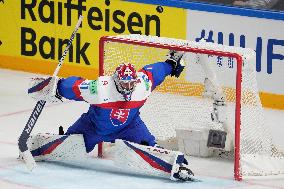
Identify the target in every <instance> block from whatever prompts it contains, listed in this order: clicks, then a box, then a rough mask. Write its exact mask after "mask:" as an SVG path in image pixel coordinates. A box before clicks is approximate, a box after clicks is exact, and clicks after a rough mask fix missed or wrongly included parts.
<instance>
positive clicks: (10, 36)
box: [0, 0, 186, 79]
mask: <svg viewBox="0 0 284 189" xmlns="http://www.w3.org/2000/svg"><path fill="white" fill-rule="evenodd" d="M0 11H1V15H2V16H1V18H0V19H1V22H0V27H1V31H0V40H1V42H0V44H1V45H0V67H2V68H9V69H16V70H23V71H28V72H35V73H43V74H52V73H53V71H54V69H55V67H56V65H57V63H58V59H60V57H61V54H62V52H63V50H64V48H65V47H66V44H67V42H68V39H69V37H70V35H71V33H72V31H73V29H74V26H75V24H76V23H77V19H78V15H81V14H82V15H83V17H84V19H83V23H82V25H81V28H80V29H79V31H78V33H77V35H76V38H75V39H74V41H73V45H72V47H71V48H70V50H69V53H68V54H67V56H66V58H65V62H64V64H63V67H62V68H61V70H60V76H63V77H66V76H70V75H76V76H82V77H87V78H89V79H93V78H96V77H97V76H98V48H99V46H98V42H99V39H100V37H101V36H104V35H119V34H130V33H134V34H146V35H156V36H167V37H173V38H182V39H185V38H186V11H185V10H184V9H179V8H172V7H163V8H161V7H157V6H156V5H147V4H139V3H134V2H133V3H132V2H125V1H119V0H113V1H109V0H106V1H104V0H81V1H74V0H49V1H46V0H21V1H19V0H17V1H16V0H14V1H4V2H3V3H0ZM176 28H178V30H176Z"/></svg>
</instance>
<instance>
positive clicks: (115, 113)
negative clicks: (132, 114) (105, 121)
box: [110, 109, 130, 126]
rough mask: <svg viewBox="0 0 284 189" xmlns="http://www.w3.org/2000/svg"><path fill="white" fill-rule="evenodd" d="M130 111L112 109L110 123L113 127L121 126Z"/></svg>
mask: <svg viewBox="0 0 284 189" xmlns="http://www.w3.org/2000/svg"><path fill="white" fill-rule="evenodd" d="M129 111H130V109H112V110H111V113H110V121H111V123H112V124H113V125H114V126H120V125H123V124H124V123H125V122H126V121H127V119H128V116H129Z"/></svg>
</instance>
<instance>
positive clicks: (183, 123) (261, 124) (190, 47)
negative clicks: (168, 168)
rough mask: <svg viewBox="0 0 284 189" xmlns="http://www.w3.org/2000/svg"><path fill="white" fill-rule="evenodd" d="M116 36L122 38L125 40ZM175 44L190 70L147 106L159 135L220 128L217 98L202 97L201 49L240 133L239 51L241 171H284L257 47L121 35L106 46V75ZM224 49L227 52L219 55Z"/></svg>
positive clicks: (159, 57)
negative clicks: (261, 85) (262, 93)
mask: <svg viewBox="0 0 284 189" xmlns="http://www.w3.org/2000/svg"><path fill="white" fill-rule="evenodd" d="M112 39H119V42H117V40H112ZM131 42H135V44H134V43H131ZM136 42H138V43H136ZM153 44H154V45H153ZM166 46H167V47H166ZM171 46H172V47H173V46H174V47H179V49H181V50H182V51H185V52H186V53H185V55H184V60H185V63H186V67H185V71H184V72H183V73H182V74H181V76H180V77H179V78H175V77H167V78H166V80H165V81H164V82H163V83H162V84H161V85H160V86H159V87H157V88H156V90H155V91H153V93H152V94H151V95H150V97H149V98H148V100H147V102H146V103H145V105H144V106H143V107H142V108H141V117H142V119H143V121H144V122H145V124H146V125H147V127H148V128H149V130H150V131H151V132H152V133H153V134H154V135H155V136H156V138H157V139H160V140H166V139H169V138H173V137H175V135H176V132H175V129H181V128H183V129H186V128H189V127H190V128H192V127H204V126H206V127H207V128H213V129H216V127H218V125H216V124H213V123H212V120H211V112H212V109H213V101H212V99H208V98H203V97H202V94H203V92H204V85H203V82H204V79H205V73H204V71H203V69H202V66H201V65H200V63H198V61H197V60H196V53H205V54H207V55H208V61H207V63H208V66H209V67H210V69H212V70H213V72H214V73H215V74H216V78H217V80H218V82H219V84H220V86H221V88H222V91H223V93H224V94H225V97H226V103H227V105H228V108H227V118H228V125H229V127H230V129H231V130H232V132H233V133H234V134H236V133H235V126H236V125H235V119H236V116H235V109H236V73H237V62H236V59H234V58H232V57H233V55H234V54H238V55H240V56H241V57H242V59H243V64H242V70H241V72H242V83H241V113H240V115H238V116H240V120H241V125H240V127H241V130H238V131H236V132H239V133H240V147H239V148H240V167H239V168H238V171H239V172H240V174H241V175H243V176H244V175H270V174H279V173H284V160H283V154H282V153H280V152H279V151H278V150H277V149H276V147H275V146H274V145H273V142H272V137H271V135H270V132H269V130H268V127H266V126H265V120H264V113H263V108H262V105H261V101H260V98H259V95H258V87H257V81H256V72H255V52H254V51H253V50H250V49H244V48H237V47H230V46H224V45H219V44H213V43H206V42H190V41H186V40H177V39H171V38H163V37H154V36H143V35H121V36H116V37H109V39H107V40H106V41H104V48H103V49H101V50H103V52H104V55H103V59H102V61H101V63H100V64H101V65H100V66H101V69H103V72H102V75H112V74H113V73H114V70H115V68H116V67H117V66H118V65H119V64H121V63H123V62H131V63H132V64H134V65H135V67H136V69H137V70H139V69H140V68H142V67H143V66H145V65H147V64H152V63H155V62H160V61H165V60H166V55H167V54H168V52H169V49H170V48H171ZM219 52H222V53H224V54H226V56H219V54H220V53H219ZM227 52H228V53H227ZM228 54H229V55H228ZM227 55H228V57H227ZM230 55H232V57H230ZM193 123H194V124H193ZM219 129H220V128H219ZM263 161H265V162H267V163H266V164H267V166H266V165H265V166H263Z"/></svg>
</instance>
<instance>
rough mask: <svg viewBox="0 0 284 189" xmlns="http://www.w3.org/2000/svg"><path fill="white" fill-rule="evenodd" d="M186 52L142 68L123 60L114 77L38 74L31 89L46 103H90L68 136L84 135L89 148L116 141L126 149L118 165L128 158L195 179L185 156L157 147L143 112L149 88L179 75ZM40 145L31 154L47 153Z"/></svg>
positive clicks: (165, 172) (160, 172) (150, 171)
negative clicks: (141, 112) (89, 77)
mask: <svg viewBox="0 0 284 189" xmlns="http://www.w3.org/2000/svg"><path fill="white" fill-rule="evenodd" d="M182 56H183V52H176V51H170V53H169V57H168V59H167V60H166V61H165V62H157V63H154V64H150V65H147V66H145V67H143V68H142V69H141V70H139V71H138V72H136V70H135V68H134V66H133V65H132V64H131V63H123V64H121V65H119V66H118V67H117V69H116V71H115V73H114V74H113V75H112V76H100V77H99V78H98V79H97V80H87V79H83V78H80V77H68V78H66V79H63V78H62V79H59V78H57V77H53V78H48V79H46V78H36V79H34V80H33V81H34V82H33V84H32V87H31V88H30V89H29V91H28V93H29V94H30V95H31V96H32V97H34V98H36V99H37V100H39V99H40V100H46V101H48V102H55V101H58V98H62V97H63V98H66V99H70V100H76V101H85V102H88V103H89V104H90V107H89V110H88V112H87V113H84V114H82V116H81V117H80V118H79V119H78V120H77V121H76V122H75V123H74V124H73V125H72V126H71V127H69V128H68V130H67V132H66V133H65V135H66V136H70V135H73V134H82V136H83V138H84V145H85V147H86V151H87V152H90V151H92V150H93V149H94V147H95V146H96V145H97V144H98V143H100V142H114V141H115V140H117V139H118V140H119V142H116V145H117V146H118V147H117V150H118V151H120V152H121V153H122V154H120V155H119V156H117V157H116V160H115V161H117V162H118V164H121V165H122V164H123V163H122V161H128V160H129V161H132V165H130V164H131V163H129V166H131V167H132V168H135V167H136V168H137V171H139V172H141V168H139V166H140V165H142V164H145V165H144V167H143V169H144V170H142V171H143V172H145V173H147V174H153V175H162V176H165V177H169V178H171V179H172V180H184V181H187V180H189V181H191V180H192V176H193V173H192V171H191V170H190V169H189V168H188V165H187V164H188V163H187V161H186V159H185V158H184V156H183V154H182V153H181V152H175V151H170V150H164V149H161V148H158V147H155V145H156V142H155V137H154V136H153V135H152V134H151V133H150V132H149V130H148V129H147V127H146V125H145V124H144V122H143V121H142V120H141V118H140V113H139V109H140V108H141V107H142V106H143V104H144V103H145V101H146V99H147V98H148V96H149V95H150V94H151V92H152V91H153V90H154V89H155V88H156V87H157V86H158V85H160V84H161V83H162V82H163V81H164V79H165V78H166V77H167V76H175V77H179V76H180V74H181V72H182V71H183V68H184V65H183V64H182V59H181V58H182ZM169 119H170V118H169ZM50 146H53V147H54V145H52V144H51V145H50ZM40 148H41V147H40V146H39V147H38V148H37V149H36V150H34V151H32V154H33V156H42V155H43V154H41V153H42V152H43V150H38V149H40ZM45 148H48V147H46V146H45ZM46 151H48V152H50V151H51V150H45V152H46ZM127 153H134V154H136V156H137V158H136V159H135V160H133V159H130V158H133V156H132V155H130V154H127ZM125 164H128V163H125ZM145 166H146V167H147V166H148V168H145Z"/></svg>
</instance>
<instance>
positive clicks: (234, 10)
mask: <svg viewBox="0 0 284 189" xmlns="http://www.w3.org/2000/svg"><path fill="white" fill-rule="evenodd" d="M127 1H129V2H137V3H144V4H153V5H161V6H170V7H177V8H184V9H190V10H198V11H206V12H215V13H224V14H231V15H239V16H247V17H257V18H266V19H273V20H284V12H281V11H276V10H275V11H274V10H263V9H262V10H261V9H254V8H245V7H235V6H230V5H218V4H213V3H205V2H186V1H183V0H166V1H165V0H164V1H163V0H127Z"/></svg>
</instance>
